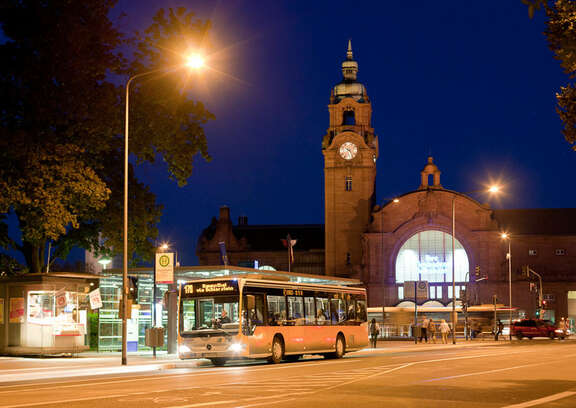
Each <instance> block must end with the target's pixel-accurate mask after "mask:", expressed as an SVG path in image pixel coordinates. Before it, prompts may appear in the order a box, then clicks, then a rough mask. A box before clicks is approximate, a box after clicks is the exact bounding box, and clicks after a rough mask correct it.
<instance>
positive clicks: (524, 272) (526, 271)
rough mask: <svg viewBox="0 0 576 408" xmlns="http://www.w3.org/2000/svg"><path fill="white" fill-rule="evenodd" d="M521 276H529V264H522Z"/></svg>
mask: <svg viewBox="0 0 576 408" xmlns="http://www.w3.org/2000/svg"><path fill="white" fill-rule="evenodd" d="M522 276H523V277H525V278H529V277H530V266H529V265H522Z"/></svg>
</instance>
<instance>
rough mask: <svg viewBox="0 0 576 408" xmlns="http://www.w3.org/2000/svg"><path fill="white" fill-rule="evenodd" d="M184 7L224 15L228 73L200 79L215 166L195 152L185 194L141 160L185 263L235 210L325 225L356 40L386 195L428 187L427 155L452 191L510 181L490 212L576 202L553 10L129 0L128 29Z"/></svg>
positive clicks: (257, 218) (166, 232)
mask: <svg viewBox="0 0 576 408" xmlns="http://www.w3.org/2000/svg"><path fill="white" fill-rule="evenodd" d="M179 5H185V6H187V7H188V8H190V9H191V10H193V11H195V12H196V13H197V14H198V16H199V17H201V18H210V19H211V20H212V23H213V28H212V36H211V38H210V40H211V44H212V48H211V50H210V52H212V53H215V57H214V58H213V59H212V60H210V61H209V64H210V65H212V66H213V67H214V68H215V69H217V70H218V71H221V72H224V73H225V74H217V73H215V72H212V73H208V74H206V75H204V76H203V77H201V78H200V77H199V78H196V81H197V83H198V87H197V88H196V90H195V92H196V95H197V96H198V97H199V98H200V99H202V100H203V101H204V102H205V103H206V105H207V106H208V108H209V110H211V111H212V112H213V113H214V114H215V115H216V118H217V119H216V120H215V121H213V122H211V123H210V124H209V125H207V126H206V132H207V137H208V143H209V151H210V153H211V155H212V157H213V160H212V161H211V162H210V163H205V162H202V161H197V163H196V167H195V169H194V174H193V176H192V177H191V178H190V180H189V183H188V185H187V186H186V187H184V188H178V187H177V186H176V184H175V183H173V182H170V181H169V180H168V179H167V177H166V173H165V172H164V169H163V166H162V165H160V164H158V165H155V166H144V167H141V168H140V170H139V174H140V176H141V177H142V178H143V179H144V180H145V181H146V182H148V183H150V184H151V186H152V189H153V191H154V192H155V193H156V194H157V195H158V199H159V201H160V202H162V203H163V204H164V206H165V211H164V216H163V217H162V222H161V224H160V235H161V238H162V239H165V240H169V241H171V242H173V243H174V244H175V245H176V247H177V248H178V252H179V257H180V259H181V260H182V262H183V264H195V263H196V261H197V260H196V257H195V255H194V251H195V246H196V241H197V239H198V236H199V234H200V232H201V230H202V229H203V228H205V227H206V226H207V225H208V224H209V222H210V219H211V217H212V216H215V215H217V214H218V208H219V207H220V206H221V205H224V204H225V205H228V206H230V208H231V211H232V216H233V218H234V219H235V220H236V219H237V217H238V216H239V215H247V216H248V221H249V223H250V224H283V223H322V222H323V211H324V210H323V172H322V169H323V158H322V153H321V140H322V136H323V134H324V132H325V131H326V128H327V126H328V110H327V106H326V105H327V103H328V98H329V95H330V90H331V87H332V86H333V85H334V84H335V83H337V82H338V81H339V80H340V79H341V71H340V64H341V62H342V60H343V59H344V57H345V51H346V43H347V40H348V39H349V38H351V39H352V43H353V48H354V53H355V58H356V60H357V61H358V63H359V67H360V69H359V80H360V81H362V82H363V83H364V84H365V85H366V87H367V89H368V94H369V95H370V97H371V100H372V103H373V111H374V113H373V117H372V120H373V126H374V128H375V129H376V133H377V134H378V136H379V142H380V158H379V160H378V177H377V197H378V201H382V199H383V198H385V197H391V196H394V195H398V194H402V193H405V192H408V191H411V190H414V189H416V188H417V187H418V185H419V182H420V179H419V172H420V170H421V169H422V167H423V166H424V164H425V163H426V157H427V155H428V154H429V153H430V152H431V153H432V155H433V156H434V157H435V161H436V163H437V164H438V166H439V167H440V170H442V184H443V185H444V187H446V188H450V189H454V190H458V191H463V192H465V191H470V190H475V189H478V188H480V187H481V184H482V183H486V182H488V181H489V180H490V179H491V178H493V179H497V178H500V179H501V180H503V181H504V182H505V183H506V189H507V192H508V194H507V195H506V197H504V199H503V200H502V201H501V202H499V203H493V206H494V207H498V208H533V207H573V206H574V201H575V197H576V193H575V192H574V188H573V183H572V182H571V180H572V172H573V169H574V167H575V166H574V165H575V164H576V153H574V152H571V150H570V147H569V145H568V144H567V143H566V142H565V141H564V139H563V137H562V135H561V133H560V131H561V123H560V121H559V119H558V118H557V115H556V113H555V98H554V96H555V92H556V91H557V90H558V89H559V87H560V86H561V85H563V83H564V82H565V80H566V79H565V76H564V75H563V73H562V71H561V68H560V67H559V64H558V62H557V61H555V60H554V59H553V55H552V53H551V51H549V50H548V48H547V45H546V42H545V38H544V36H543V34H542V31H543V30H544V23H543V16H542V15H539V16H537V17H536V18H535V19H534V20H530V19H529V18H528V13H527V10H526V7H525V6H524V5H523V4H522V2H521V1H520V0H509V1H505V2H504V1H500V2H463V1H461V0H454V1H446V0H445V1H412V2H359V1H356V2H350V1H329V2H328V1H326V2H324V1H255V0H245V1H232V0H227V1H220V2H216V1H180V2H175V1H163V2H158V1H157V0H139V1H135V0H132V1H121V2H120V3H119V5H118V10H119V11H120V10H121V11H123V12H125V13H126V14H127V16H126V17H125V18H124V19H123V20H122V28H123V30H126V31H131V30H141V29H144V28H145V27H146V26H147V25H148V24H150V22H151V17H152V15H153V14H154V12H155V11H156V10H157V8H158V7H159V6H162V7H176V6H179ZM477 198H479V197H477ZM481 201H484V200H481ZM279 238H280V237H279Z"/></svg>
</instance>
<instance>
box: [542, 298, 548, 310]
mask: <svg viewBox="0 0 576 408" xmlns="http://www.w3.org/2000/svg"><path fill="white" fill-rule="evenodd" d="M547 306H548V301H547V300H543V301H542V309H546V307H547Z"/></svg>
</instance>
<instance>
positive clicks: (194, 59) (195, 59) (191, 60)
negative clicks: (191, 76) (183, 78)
mask: <svg viewBox="0 0 576 408" xmlns="http://www.w3.org/2000/svg"><path fill="white" fill-rule="evenodd" d="M186 66H187V67H188V68H190V69H200V68H202V67H203V66H204V57H202V55H200V54H191V55H189V56H188V57H186Z"/></svg>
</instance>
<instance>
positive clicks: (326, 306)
mask: <svg viewBox="0 0 576 408" xmlns="http://www.w3.org/2000/svg"><path fill="white" fill-rule="evenodd" d="M329 312H330V302H329V300H328V299H327V298H322V297H317V298H316V323H317V324H319V325H321V326H324V325H328V324H330V320H329V319H328V313H329Z"/></svg>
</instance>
